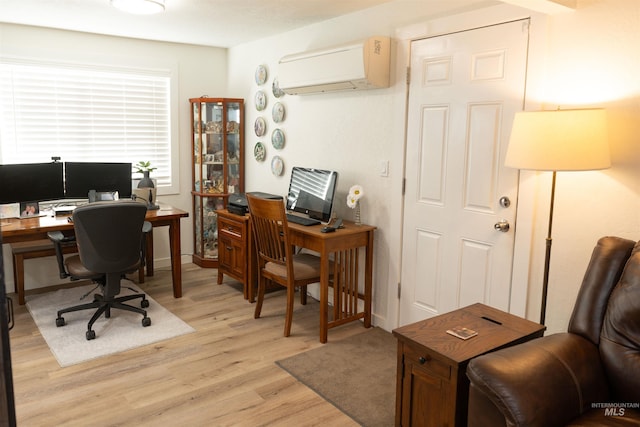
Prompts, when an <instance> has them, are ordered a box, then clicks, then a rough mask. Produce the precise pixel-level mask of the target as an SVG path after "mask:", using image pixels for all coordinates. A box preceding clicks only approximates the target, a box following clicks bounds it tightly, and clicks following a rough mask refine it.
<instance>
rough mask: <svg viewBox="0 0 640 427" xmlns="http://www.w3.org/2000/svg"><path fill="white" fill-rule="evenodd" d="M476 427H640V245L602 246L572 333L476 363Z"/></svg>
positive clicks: (472, 376) (472, 407)
mask: <svg viewBox="0 0 640 427" xmlns="http://www.w3.org/2000/svg"><path fill="white" fill-rule="evenodd" d="M467 375H468V377H469V380H470V382H471V385H470V390H469V418H468V420H469V421H468V425H469V426H470V427H492V426H522V427H538V426H539V427H553V426H565V425H569V426H640V409H638V407H639V405H640V242H639V243H635V242H633V241H631V240H626V239H622V238H618V237H603V238H601V239H600V240H599V241H598V244H597V246H596V247H595V249H594V251H593V254H592V256H591V261H590V263H589V266H588V267H587V271H586V273H585V276H584V280H583V282H582V286H581V288H580V291H579V293H578V297H577V299H576V304H575V307H574V309H573V314H572V316H571V320H570V322H569V327H568V332H566V333H559V334H553V335H549V336H546V337H542V338H538V339H536V340H532V341H529V342H526V343H524V344H520V345H517V346H514V347H510V348H506V349H503V350H500V351H496V352H493V353H489V354H486V355H483V356H480V357H478V358H476V359H473V360H472V361H471V362H470V363H469V366H468V368H467Z"/></svg>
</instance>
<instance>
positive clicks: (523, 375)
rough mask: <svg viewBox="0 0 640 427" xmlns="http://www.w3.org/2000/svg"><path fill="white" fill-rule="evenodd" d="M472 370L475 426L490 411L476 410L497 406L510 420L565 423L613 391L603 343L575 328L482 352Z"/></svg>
mask: <svg viewBox="0 0 640 427" xmlns="http://www.w3.org/2000/svg"><path fill="white" fill-rule="evenodd" d="M467 376H468V377H469V380H470V382H471V387H472V390H473V393H471V394H470V396H469V399H470V401H469V418H468V419H469V426H472V425H473V422H474V421H473V420H474V419H478V420H482V419H483V416H484V417H486V415H487V414H486V413H485V414H482V413H480V414H479V413H473V412H474V411H487V412H488V413H494V414H495V412H496V410H497V411H499V412H500V413H501V414H502V416H503V417H504V421H505V422H504V424H503V425H506V426H526V427H536V426H540V427H550V426H560V425H565V424H567V423H568V422H569V421H570V420H572V419H573V418H575V417H578V416H579V415H580V414H582V413H583V412H584V411H586V410H588V409H590V407H591V403H592V402H605V401H606V399H607V396H608V395H609V393H608V389H607V382H606V379H605V376H604V371H603V368H602V365H601V362H600V356H599V353H598V348H597V347H596V346H595V345H593V343H591V342H590V341H588V340H586V339H585V338H582V337H580V336H579V335H575V334H570V333H562V334H555V335H550V336H547V337H543V338H539V339H536V340H532V341H529V342H526V343H524V344H520V345H517V346H513V347H509V348H506V349H503V350H499V351H496V352H493V353H489V354H485V355H483V356H480V357H477V358H475V359H473V360H471V362H469V366H468V367H467ZM488 402H491V403H492V404H493V405H494V406H495V408H488V407H487V406H488ZM483 408H484V409H483ZM492 416H494V415H492Z"/></svg>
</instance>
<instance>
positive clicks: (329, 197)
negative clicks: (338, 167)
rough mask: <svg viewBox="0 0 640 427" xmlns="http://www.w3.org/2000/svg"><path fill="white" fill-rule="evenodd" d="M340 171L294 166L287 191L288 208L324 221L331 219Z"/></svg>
mask: <svg viewBox="0 0 640 427" xmlns="http://www.w3.org/2000/svg"><path fill="white" fill-rule="evenodd" d="M337 185H338V172H336V171H329V170H322V169H313V168H303V167H298V166H294V167H293V169H292V170H291V181H290V182H289V192H288V193H287V210H288V211H293V212H298V213H302V214H306V215H308V216H309V217H310V218H314V219H318V220H320V221H322V222H325V223H327V222H329V221H330V220H331V212H332V211H333V201H334V199H335V192H336V187H337Z"/></svg>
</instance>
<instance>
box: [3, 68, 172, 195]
mask: <svg viewBox="0 0 640 427" xmlns="http://www.w3.org/2000/svg"><path fill="white" fill-rule="evenodd" d="M170 83H171V76H170V72H169V71H155V70H153V71H149V70H133V71H132V70H125V71H123V70H105V67H100V68H98V67H95V66H93V67H89V66H77V65H74V66H68V65H58V64H56V65H51V64H34V63H17V62H14V63H9V62H3V63H0V163H4V164H10V163H33V162H46V161H49V160H50V159H51V157H52V156H57V157H60V158H61V160H62V161H63V162H65V161H75V162H83V161H86V162H131V163H133V164H135V163H137V162H138V161H141V160H144V161H147V160H148V161H150V162H151V164H152V166H155V167H157V170H156V171H154V172H153V177H154V178H155V179H157V181H158V187H168V186H172V185H173V184H175V183H173V182H172V174H171V171H172V167H171V166H172V165H171V151H172V150H171V107H170V104H171V102H170V101H171V96H170V95H171V90H170ZM133 178H134V179H136V178H141V176H140V175H139V174H134V175H133Z"/></svg>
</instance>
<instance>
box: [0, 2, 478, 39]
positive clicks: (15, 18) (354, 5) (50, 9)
mask: <svg viewBox="0 0 640 427" xmlns="http://www.w3.org/2000/svg"><path fill="white" fill-rule="evenodd" d="M391 2H397V3H403V5H404V6H406V5H407V4H409V5H410V4H411V3H415V7H416V10H418V9H419V10H420V11H421V12H422V14H421V17H424V16H425V15H424V11H425V10H427V11H428V14H429V15H431V16H442V15H446V14H447V13H448V12H454V11H459V10H460V9H461V8H464V7H471V6H473V5H474V4H476V5H477V4H481V3H487V0H166V10H165V12H164V13H162V14H158V15H129V14H126V13H124V12H121V11H119V10H117V9H115V8H114V7H112V6H111V5H110V1H109V0H0V10H1V11H2V12H1V13H0V22H5V23H14V24H24V25H34V26H40V27H51V28H58V29H65V30H73V31H83V32H90V33H97V34H106V35H114V36H123V37H133V38H140V39H146V40H158V41H165V42H177V43H189V44H196V45H205V46H217V47H233V46H236V45H239V44H242V43H246V42H250V41H253V40H257V39H261V38H264V37H268V36H271V35H275V34H279V33H282V32H286V31H289V30H294V29H296V28H301V27H304V26H307V25H311V24H314V23H318V22H322V21H326V20H329V19H332V18H335V17H337V16H341V15H346V14H349V13H353V12H357V11H360V10H364V9H367V8H371V7H374V6H378V5H380V4H383V3H391Z"/></svg>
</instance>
